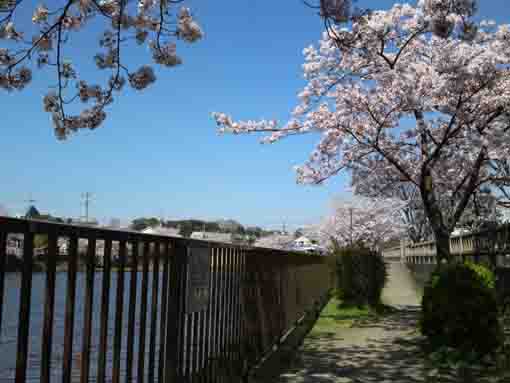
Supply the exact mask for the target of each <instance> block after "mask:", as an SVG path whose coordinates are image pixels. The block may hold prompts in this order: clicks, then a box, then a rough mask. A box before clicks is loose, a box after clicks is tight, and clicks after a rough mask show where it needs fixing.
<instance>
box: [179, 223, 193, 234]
mask: <svg viewBox="0 0 510 383" xmlns="http://www.w3.org/2000/svg"><path fill="white" fill-rule="evenodd" d="M179 229H180V230H179V235H182V236H183V237H184V238H189V236H190V235H191V233H193V224H192V223H191V222H190V221H184V222H182V223H181V224H180V225H179Z"/></svg>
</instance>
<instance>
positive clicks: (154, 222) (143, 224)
mask: <svg viewBox="0 0 510 383" xmlns="http://www.w3.org/2000/svg"><path fill="white" fill-rule="evenodd" d="M158 225H160V220H159V218H155V217H152V218H136V219H134V220H133V221H132V222H131V225H130V228H131V229H133V230H138V231H140V230H143V229H146V228H148V227H155V226H158Z"/></svg>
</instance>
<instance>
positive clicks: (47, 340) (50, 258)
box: [41, 233, 58, 383]
mask: <svg viewBox="0 0 510 383" xmlns="http://www.w3.org/2000/svg"><path fill="white" fill-rule="evenodd" d="M57 253H58V246H57V236H56V234H55V233H51V234H50V235H49V236H48V254H47V255H46V291H45V294H44V297H45V298H44V324H43V331H42V337H41V383H48V382H49V381H50V373H51V349H52V342H53V316H54V309H55V271H56V266H57Z"/></svg>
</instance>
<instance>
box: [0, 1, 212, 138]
mask: <svg viewBox="0 0 510 383" xmlns="http://www.w3.org/2000/svg"><path fill="white" fill-rule="evenodd" d="M180 2H181V1H163V0H155V1H147V0H138V1H127V0H100V1H96V0H81V1H74V0H65V1H62V2H55V4H53V2H50V5H52V7H47V6H46V5H43V4H39V5H37V6H36V7H35V6H34V5H35V3H34V2H25V1H19V0H17V1H16V0H0V40H3V41H4V47H1V48H0V89H4V90H6V91H8V92H11V91H14V90H18V91H20V90H23V89H25V87H26V86H27V85H29V84H30V82H31V80H32V77H35V75H34V74H33V69H39V70H40V71H41V72H42V71H44V70H46V71H48V70H54V74H55V81H54V83H50V84H51V85H50V88H51V91H49V92H48V93H47V94H46V95H45V96H44V98H43V103H44V110H45V111H46V112H48V113H50V115H51V119H52V121H53V124H54V128H55V134H56V136H57V138H59V139H65V138H66V137H67V136H68V135H69V134H70V133H72V132H76V131H77V130H79V129H85V128H86V129H95V128H97V127H99V126H100V125H101V123H102V122H103V121H104V120H105V118H106V112H105V109H106V107H107V106H108V105H110V104H111V103H112V102H113V94H114V93H119V92H120V91H121V90H123V88H124V84H125V83H126V82H127V83H129V85H130V86H131V87H132V88H133V89H135V90H138V91H139V90H142V89H145V88H147V87H148V86H149V85H150V84H152V83H153V82H154V81H155V80H156V76H155V73H154V70H153V69H152V67H151V66H149V65H142V66H141V67H140V68H138V69H137V70H130V69H129V68H128V59H129V57H130V56H134V55H136V56H139V54H135V53H134V51H133V46H136V45H138V46H143V45H145V46H146V47H147V48H148V51H149V52H150V54H151V56H152V61H154V62H155V63H156V64H159V65H161V66H163V67H174V66H177V65H179V64H181V63H182V60H181V58H180V57H179V56H178V55H177V46H176V40H181V41H184V42H186V43H193V42H195V41H198V40H199V39H200V38H201V37H202V30H201V29H200V27H199V25H198V24H197V23H196V21H195V20H194V19H193V17H192V15H191V12H190V10H189V9H188V8H184V7H182V8H180V9H177V8H176V3H180ZM30 18H31V20H30ZM30 21H31V22H30ZM91 25H94V26H99V27H100V28H103V32H102V34H101V35H100V36H99V39H98V41H97V43H98V51H96V52H90V56H89V58H92V59H93V60H92V62H94V63H95V70H93V71H90V70H87V69H85V68H84V67H82V66H80V65H79V64H80V63H79V60H78V57H77V56H73V54H72V53H70V51H72V50H71V49H66V46H69V45H76V44H77V43H78V42H77V40H76V39H77V38H82V39H87V36H88V39H90V38H91V37H94V38H95V36H92V35H90V32H89V31H90V30H91V31H92V33H94V34H95V28H92V29H89V28H87V27H90V26H91ZM129 44H131V47H130V46H129ZM74 48H76V47H74ZM84 48H85V49H86V48H87V44H85V45H81V46H80V49H84ZM74 51H76V49H74ZM141 52H143V50H142V51H141ZM99 72H106V73H105V74H103V73H99ZM84 74H94V75H95V76H93V77H92V78H89V79H88V80H85V79H84V78H83V77H82V76H83V75H84ZM99 79H102V81H103V84H102V85H98V84H97V83H95V82H96V81H98V80H99ZM73 101H78V102H81V103H83V104H85V105H87V104H88V105H87V106H86V107H84V108H83V109H82V111H81V113H79V114H76V115H72V114H71V113H70V111H69V105H68V104H70V103H72V102H73ZM4 104H5V102H4ZM71 109H72V108H71Z"/></svg>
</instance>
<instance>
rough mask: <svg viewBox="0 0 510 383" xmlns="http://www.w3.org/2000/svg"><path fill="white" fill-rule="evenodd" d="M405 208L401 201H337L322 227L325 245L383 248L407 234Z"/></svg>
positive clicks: (355, 199)
mask: <svg viewBox="0 0 510 383" xmlns="http://www.w3.org/2000/svg"><path fill="white" fill-rule="evenodd" d="M401 208H402V202H401V201H398V200H393V201H392V200H380V199H379V200H378V199H371V198H361V197H355V198H352V199H350V200H343V199H336V200H334V201H333V203H332V209H331V212H330V213H329V215H328V216H327V217H326V218H325V219H324V220H323V222H322V224H321V225H320V228H319V230H320V234H321V237H322V242H323V243H324V244H329V245H332V246H333V248H336V249H338V248H344V247H350V246H355V245H363V246H364V247H367V248H377V247H380V246H381V245H382V244H383V243H384V242H385V241H388V240H389V239H391V238H394V237H395V236H399V235H400V234H401V233H402V232H403V231H405V227H404V226H403V225H402V222H401V220H400V210H401Z"/></svg>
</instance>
